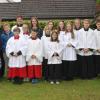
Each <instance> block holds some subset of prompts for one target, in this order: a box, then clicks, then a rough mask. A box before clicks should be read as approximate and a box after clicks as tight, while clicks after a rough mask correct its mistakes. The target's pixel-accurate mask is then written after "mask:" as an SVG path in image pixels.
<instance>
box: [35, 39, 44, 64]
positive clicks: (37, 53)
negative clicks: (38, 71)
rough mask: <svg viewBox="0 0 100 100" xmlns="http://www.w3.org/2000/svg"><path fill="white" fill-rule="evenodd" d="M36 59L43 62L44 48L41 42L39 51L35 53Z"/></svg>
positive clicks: (38, 47)
mask: <svg viewBox="0 0 100 100" xmlns="http://www.w3.org/2000/svg"><path fill="white" fill-rule="evenodd" d="M35 56H36V59H37V60H39V62H42V61H43V47H42V42H41V40H40V42H39V45H38V46H37V51H36V53H35Z"/></svg>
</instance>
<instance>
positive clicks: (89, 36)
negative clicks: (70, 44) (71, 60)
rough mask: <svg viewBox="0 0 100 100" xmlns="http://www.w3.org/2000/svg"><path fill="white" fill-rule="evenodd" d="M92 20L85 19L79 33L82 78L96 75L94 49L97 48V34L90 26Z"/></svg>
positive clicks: (78, 47)
mask: <svg viewBox="0 0 100 100" xmlns="http://www.w3.org/2000/svg"><path fill="white" fill-rule="evenodd" d="M89 27H90V21H89V20H88V19H84V20H83V28H82V29H81V30H80V31H79V34H78V46H77V49H78V55H79V60H80V63H81V65H80V68H81V75H80V76H81V78H83V79H87V78H88V79H91V78H93V77H94V76H95V72H94V71H95V68H94V62H93V50H94V49H95V48H96V44H95V35H94V33H93V30H92V29H90V28H89Z"/></svg>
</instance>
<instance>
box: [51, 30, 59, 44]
mask: <svg viewBox="0 0 100 100" xmlns="http://www.w3.org/2000/svg"><path fill="white" fill-rule="evenodd" d="M53 34H56V35H57V39H56V41H57V42H59V40H58V35H59V32H58V31H57V30H56V29H55V30H53V31H52V33H51V41H52V42H53V41H54V40H53V37H52V35H53Z"/></svg>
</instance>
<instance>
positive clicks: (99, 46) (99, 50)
mask: <svg viewBox="0 0 100 100" xmlns="http://www.w3.org/2000/svg"><path fill="white" fill-rule="evenodd" d="M96 26H97V29H95V30H94V34H95V36H96V50H95V53H94V55H95V56H94V58H95V59H94V60H95V67H96V75H98V74H100V20H97V21H96Z"/></svg>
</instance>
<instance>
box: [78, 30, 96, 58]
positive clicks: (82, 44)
mask: <svg viewBox="0 0 100 100" xmlns="http://www.w3.org/2000/svg"><path fill="white" fill-rule="evenodd" d="M83 48H85V49H88V48H89V49H96V43H95V35H94V32H93V30H92V29H90V28H89V30H88V31H85V30H84V28H82V29H81V30H80V31H79V34H78V45H77V49H78V54H79V55H81V56H89V55H93V51H89V52H88V53H84V52H83V50H79V49H83Z"/></svg>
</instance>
